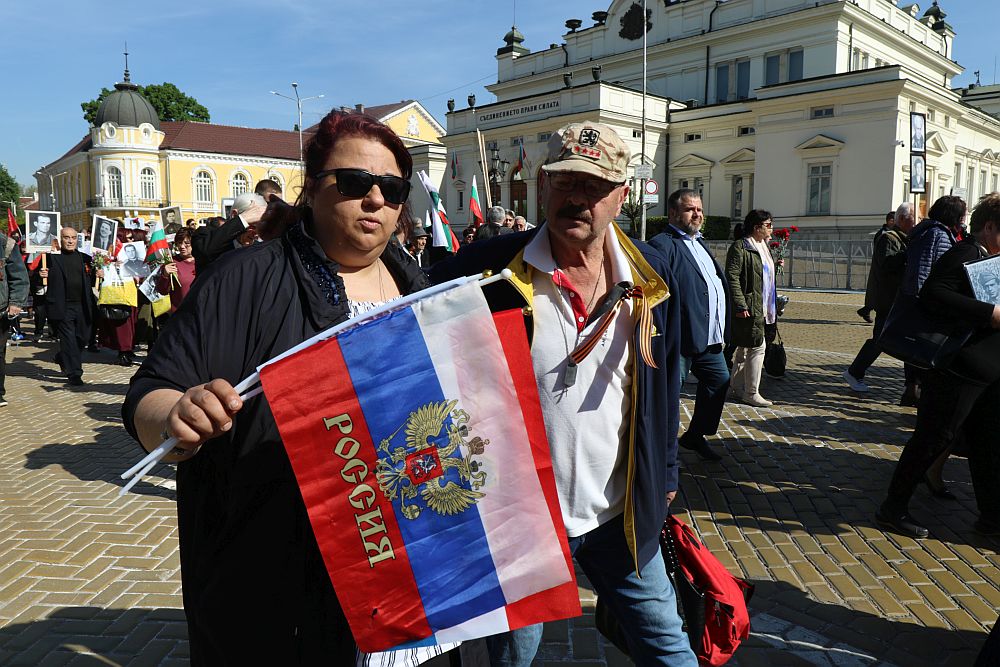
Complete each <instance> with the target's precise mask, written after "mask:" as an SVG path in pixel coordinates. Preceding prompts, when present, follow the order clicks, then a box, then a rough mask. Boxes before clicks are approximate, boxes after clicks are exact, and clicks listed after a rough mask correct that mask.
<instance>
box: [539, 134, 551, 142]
mask: <svg viewBox="0 0 1000 667" xmlns="http://www.w3.org/2000/svg"><path fill="white" fill-rule="evenodd" d="M551 136H552V133H551V132H539V133H538V143H540V144H544V143H545V142H547V141H548V140H549V137H551Z"/></svg>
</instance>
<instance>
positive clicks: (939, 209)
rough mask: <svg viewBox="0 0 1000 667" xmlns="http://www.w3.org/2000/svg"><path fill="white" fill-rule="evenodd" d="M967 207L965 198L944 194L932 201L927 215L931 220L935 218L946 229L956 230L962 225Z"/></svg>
mask: <svg viewBox="0 0 1000 667" xmlns="http://www.w3.org/2000/svg"><path fill="white" fill-rule="evenodd" d="M967 209H968V207H967V206H966V204H965V200H964V199H962V198H961V197H956V196H955V195H945V196H944V197H941V198H940V199H938V200H937V201H936V202H934V205H933V206H931V210H930V211H929V212H928V213H927V217H929V218H930V219H931V220H937V221H938V222H940V223H941V224H943V225H944V226H945V227H947V228H948V229H951V230H956V229H958V228H959V227H961V226H962V218H963V217H965V211H966V210H967Z"/></svg>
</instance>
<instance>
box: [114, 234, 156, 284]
mask: <svg viewBox="0 0 1000 667" xmlns="http://www.w3.org/2000/svg"><path fill="white" fill-rule="evenodd" d="M117 259H118V261H119V262H121V267H120V268H119V269H118V272H119V274H120V275H121V277H122V278H145V277H146V276H148V275H149V266H148V265H147V264H146V244H145V243H143V242H142V241H132V242H131V243H126V244H125V245H123V246H122V249H121V250H119V251H118V258H117Z"/></svg>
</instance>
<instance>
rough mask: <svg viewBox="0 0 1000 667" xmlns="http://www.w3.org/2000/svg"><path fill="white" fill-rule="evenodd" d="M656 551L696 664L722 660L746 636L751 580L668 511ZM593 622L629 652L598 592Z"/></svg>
mask: <svg viewBox="0 0 1000 667" xmlns="http://www.w3.org/2000/svg"><path fill="white" fill-rule="evenodd" d="M660 553H661V554H662V556H663V563H664V565H665V566H666V569H667V574H669V575H670V578H671V580H672V581H673V583H674V589H675V590H676V592H677V602H678V611H679V613H680V615H681V618H682V620H683V622H684V630H685V632H687V635H688V639H689V640H690V642H691V650H693V651H694V653H695V655H696V656H697V658H698V664H699V665H701V666H702V667H705V666H711V667H718V666H719V665H724V664H725V663H726V662H728V661H729V658H731V657H732V656H733V653H734V652H735V651H736V649H737V648H738V647H739V645H740V643H741V642H743V640H745V639H747V638H748V637H749V636H750V613H749V611H748V610H747V603H748V602H749V601H750V597H751V596H752V595H753V590H754V587H753V584H751V583H749V582H747V581H744V580H743V579H739V578H737V577H734V576H733V575H731V574H730V573H729V571H728V570H727V569H726V567H725V566H724V565H723V564H722V563H721V562H719V559H718V558H716V557H715V556H713V555H712V552H711V551H709V550H708V549H707V548H706V547H705V545H703V544H702V543H701V542H700V541H699V540H698V538H697V537H696V536H695V534H694V531H693V530H692V529H691V528H690V526H688V525H687V524H685V523H684V522H683V521H681V520H680V519H678V518H677V517H675V516H672V515H669V516H667V520H666V521H665V522H664V524H663V530H661V531H660ZM595 623H596V625H597V629H598V631H600V633H601V634H603V635H604V636H605V637H607V638H608V639H609V640H610V641H611V642H612V643H613V644H614V645H615V646H616V647H617V648H618V649H619V650H621V651H622V652H623V653H625V654H626V655H628V654H629V650H628V645H627V643H626V641H625V634H624V632H623V631H622V629H621V625H620V624H619V623H618V620H617V619H616V618H615V617H614V615H613V614H612V613H611V610H610V609H609V608H608V606H607V605H605V604H603V602H602V600H601V599H600V598H598V599H597V609H596V611H595Z"/></svg>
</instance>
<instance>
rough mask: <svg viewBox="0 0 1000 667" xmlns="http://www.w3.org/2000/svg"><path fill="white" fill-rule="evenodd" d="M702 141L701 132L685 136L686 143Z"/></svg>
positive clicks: (689, 133)
mask: <svg viewBox="0 0 1000 667" xmlns="http://www.w3.org/2000/svg"><path fill="white" fill-rule="evenodd" d="M692 141H701V132H687V133H685V134H684V142H685V143H690V142H692Z"/></svg>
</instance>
